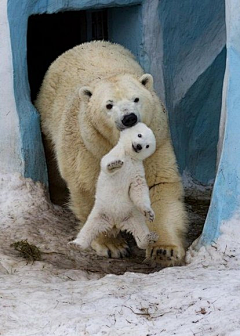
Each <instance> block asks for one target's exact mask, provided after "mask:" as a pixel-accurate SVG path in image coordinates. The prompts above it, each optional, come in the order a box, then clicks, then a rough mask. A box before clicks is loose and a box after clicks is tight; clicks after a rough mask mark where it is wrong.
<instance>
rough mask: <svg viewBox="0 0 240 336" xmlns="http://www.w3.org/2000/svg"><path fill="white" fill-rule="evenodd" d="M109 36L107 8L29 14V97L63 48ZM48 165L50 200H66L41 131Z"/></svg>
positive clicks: (55, 164) (32, 97)
mask: <svg viewBox="0 0 240 336" xmlns="http://www.w3.org/2000/svg"><path fill="white" fill-rule="evenodd" d="M107 39H108V10H106V9H104V10H97V11H67V12H59V13H56V14H41V15H32V16H30V17H29V19H28V33H27V63H28V80H29V86H30V93H31V100H32V102H34V100H35V99H36V96H37V93H38V91H39V89H40V86H41V83H42V80H43V78H44V75H45V73H46V71H47V69H48V67H49V66H50V65H51V63H52V62H53V61H54V60H55V59H56V58H57V57H58V56H60V55H61V54H62V53H64V52H65V51H67V50H69V49H71V48H73V47H75V46H76V45H79V44H81V43H84V42H88V41H92V40H107ZM42 139H43V145H44V149H45V156H46V163H47V168H48V181H49V193H50V198H51V200H52V202H53V203H55V204H59V205H63V204H65V203H66V202H67V201H68V191H67V188H66V185H65V182H64V181H63V180H62V178H61V176H60V174H59V172H58V168H57V162H56V159H55V155H54V153H53V152H52V150H51V149H49V148H48V147H47V146H46V141H45V137H44V135H42Z"/></svg>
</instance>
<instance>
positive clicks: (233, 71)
mask: <svg viewBox="0 0 240 336" xmlns="http://www.w3.org/2000/svg"><path fill="white" fill-rule="evenodd" d="M239 16H240V8H239V1H238V0H228V1H227V2H226V24H227V66H226V75H225V85H224V101H223V113H224V115H225V124H224V127H223V129H222V131H221V133H222V134H221V136H222V137H223V146H222V152H221V155H220V161H219V165H218V171H217V176H216V180H215V184H214V189H213V195H212V201H211V205H210V209H209V212H208V216H207V219H206V223H205V226H204V229H203V233H202V235H201V237H200V240H199V243H198V247H201V246H202V245H207V244H210V243H211V242H213V241H215V240H216V238H217V237H218V236H219V235H220V234H221V225H222V223H223V221H225V220H231V218H232V217H234V215H238V216H239V210H240V150H239V146H240V141H239V137H240V132H239V130H240V77H239V69H240V39H239V36H240V22H239ZM229 225H232V226H233V225H234V226H235V225H236V223H235V222H233V223H230V224H229ZM234 226H233V227H232V228H231V229H232V232H233V233H234V230H235V227H234ZM236 240H239V237H238V236H236Z"/></svg>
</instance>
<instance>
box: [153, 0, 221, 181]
mask: <svg viewBox="0 0 240 336" xmlns="http://www.w3.org/2000/svg"><path fill="white" fill-rule="evenodd" d="M159 18H160V25H161V27H162V39H163V42H162V45H163V72H164V82H165V95H166V105H167V108H168V111H169V118H170V126H171V132H172V138H173V143H174V147H175V152H176V155H177V159H178V164H179V166H180V170H181V172H183V171H184V170H186V171H189V173H190V174H191V176H192V177H193V178H194V179H196V180H198V181H199V182H202V183H205V184H207V183H208V182H209V180H211V179H213V178H214V177H215V164H216V153H217V141H218V126H219V118H220V111H221V94H222V83H223V75H224V70H225V39H226V38H225V8H224V0H216V1H214V2H213V1H211V0H202V1H195V0H185V1H175V0H173V1H168V0H161V1H160V6H159Z"/></svg>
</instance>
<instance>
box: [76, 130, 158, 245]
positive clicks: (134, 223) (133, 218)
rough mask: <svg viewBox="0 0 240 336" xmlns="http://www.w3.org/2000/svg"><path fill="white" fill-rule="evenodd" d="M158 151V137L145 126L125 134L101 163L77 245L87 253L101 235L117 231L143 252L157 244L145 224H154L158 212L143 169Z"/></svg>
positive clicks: (123, 132)
mask: <svg viewBox="0 0 240 336" xmlns="http://www.w3.org/2000/svg"><path fill="white" fill-rule="evenodd" d="M137 146H138V147H139V146H141V147H142V149H141V148H139V149H138V147H137ZM155 149H156V140H155V137H154V134H153V132H152V131H151V130H150V128H148V127H147V126H146V125H145V124H143V123H138V124H137V125H135V126H133V127H132V128H128V129H125V130H124V131H122V132H121V134H120V139H119V142H118V144H117V145H116V146H115V147H114V148H113V149H112V150H111V151H110V152H109V153H108V154H107V155H105V156H104V157H103V158H102V160H101V171H100V175H99V178H98V182H97V188H96V196H95V204H94V207H93V209H92V211H91V213H90V215H89V217H88V219H87V222H86V223H85V225H84V226H83V228H82V229H81V231H80V233H79V234H78V236H77V238H76V239H75V240H74V241H73V243H74V244H76V245H78V246H79V247H80V248H82V249H87V248H88V247H90V245H91V243H92V241H93V240H94V239H96V238H97V236H98V235H99V234H100V233H106V232H108V231H110V230H112V229H114V228H115V229H117V231H119V230H126V231H128V232H131V233H132V234H133V236H134V238H135V240H136V243H137V245H138V247H139V248H143V249H144V248H147V247H148V246H149V245H150V244H152V243H154V242H156V241H157V239H158V235H157V234H156V233H154V232H150V231H149V228H148V226H147V225H146V223H145V219H146V218H147V219H148V220H149V221H153V220H154V212H153V210H152V208H151V202H150V197H149V189H148V186H147V182H146V179H145V171H144V167H143V160H144V159H146V158H147V157H149V156H150V155H152V154H153V153H154V151H155Z"/></svg>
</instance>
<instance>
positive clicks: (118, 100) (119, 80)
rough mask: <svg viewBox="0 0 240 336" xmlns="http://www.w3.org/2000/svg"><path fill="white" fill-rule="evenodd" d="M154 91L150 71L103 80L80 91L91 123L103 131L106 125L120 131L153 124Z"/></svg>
mask: <svg viewBox="0 0 240 336" xmlns="http://www.w3.org/2000/svg"><path fill="white" fill-rule="evenodd" d="M152 93H153V78H152V76H151V75H149V74H145V75H142V76H141V77H140V78H139V79H137V78H135V77H134V76H131V75H118V76H114V77H111V78H107V79H99V81H97V82H95V83H93V85H92V87H82V88H80V91H79V95H80V98H81V100H82V101H83V103H84V104H85V107H86V109H87V110H88V113H89V116H88V118H89V119H90V122H91V123H92V124H93V125H94V127H95V128H97V129H99V131H100V132H101V133H102V132H103V131H104V128H105V129H106V128H107V129H108V130H109V129H112V130H114V129H115V132H116V131H122V130H124V129H126V128H129V127H132V126H134V125H136V124H137V123H138V122H144V123H146V124H150V122H151V119H152V117H153V114H154V106H155V104H154V100H153V96H152ZM118 135H119V133H118Z"/></svg>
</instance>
